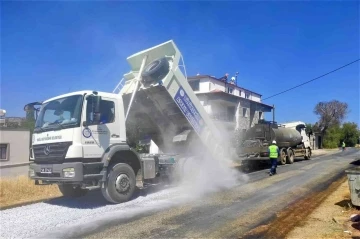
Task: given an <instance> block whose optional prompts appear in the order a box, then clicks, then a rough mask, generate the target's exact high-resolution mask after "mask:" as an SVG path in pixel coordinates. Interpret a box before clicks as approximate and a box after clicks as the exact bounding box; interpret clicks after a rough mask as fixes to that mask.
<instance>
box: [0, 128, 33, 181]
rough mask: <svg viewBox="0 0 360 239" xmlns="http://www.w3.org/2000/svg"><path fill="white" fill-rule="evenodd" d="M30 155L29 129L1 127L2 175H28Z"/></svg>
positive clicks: (0, 155) (0, 154) (0, 160)
mask: <svg viewBox="0 0 360 239" xmlns="http://www.w3.org/2000/svg"><path fill="white" fill-rule="evenodd" d="M29 156H30V131H29V130H25V129H8V128H0V172H1V173H0V174H1V177H7V176H18V175H26V174H27V172H28V164H29Z"/></svg>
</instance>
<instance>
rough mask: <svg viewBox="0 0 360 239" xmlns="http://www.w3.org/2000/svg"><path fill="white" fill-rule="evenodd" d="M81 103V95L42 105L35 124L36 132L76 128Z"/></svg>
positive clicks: (78, 123) (78, 122)
mask: <svg viewBox="0 0 360 239" xmlns="http://www.w3.org/2000/svg"><path fill="white" fill-rule="evenodd" d="M82 101H83V96H82V95H72V96H68V97H64V98H61V99H56V100H52V101H49V102H47V103H45V104H43V105H42V106H41V110H40V113H39V117H38V118H37V120H36V123H35V127H36V130H38V129H39V128H41V130H42V131H44V130H54V127H55V128H64V127H66V128H71V127H78V126H79V125H80V115H81V105H82Z"/></svg>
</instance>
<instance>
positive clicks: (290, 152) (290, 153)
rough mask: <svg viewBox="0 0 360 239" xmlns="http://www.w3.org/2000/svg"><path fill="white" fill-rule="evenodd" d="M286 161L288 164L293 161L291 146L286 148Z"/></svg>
mask: <svg viewBox="0 0 360 239" xmlns="http://www.w3.org/2000/svg"><path fill="white" fill-rule="evenodd" d="M287 163H288V164H293V163H294V152H293V150H292V149H291V148H288V149H287Z"/></svg>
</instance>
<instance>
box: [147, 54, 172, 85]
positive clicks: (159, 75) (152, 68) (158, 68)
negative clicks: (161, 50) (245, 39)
mask: <svg viewBox="0 0 360 239" xmlns="http://www.w3.org/2000/svg"><path fill="white" fill-rule="evenodd" d="M167 73H169V62H168V60H167V59H166V58H165V57H162V58H159V59H156V60H154V61H152V62H150V64H148V65H147V66H145V68H144V71H143V72H142V74H141V76H142V81H143V83H144V84H151V83H157V82H158V81H160V80H161V79H163V78H164V77H165V76H166V75H167Z"/></svg>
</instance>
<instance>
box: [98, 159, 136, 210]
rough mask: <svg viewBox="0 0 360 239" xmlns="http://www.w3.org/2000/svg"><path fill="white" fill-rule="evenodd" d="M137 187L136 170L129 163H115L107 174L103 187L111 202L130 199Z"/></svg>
mask: <svg viewBox="0 0 360 239" xmlns="http://www.w3.org/2000/svg"><path fill="white" fill-rule="evenodd" d="M135 187H136V177H135V173H134V170H133V169H132V168H131V167H130V166H129V165H127V164H124V163H118V164H115V165H114V166H113V167H112V168H111V169H110V171H109V173H108V175H107V179H106V182H105V183H104V185H103V187H102V188H101V192H102V194H103V196H104V198H105V199H106V200H107V201H109V202H111V203H122V202H126V201H129V200H130V198H131V197H132V196H133V194H134V191H135Z"/></svg>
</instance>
